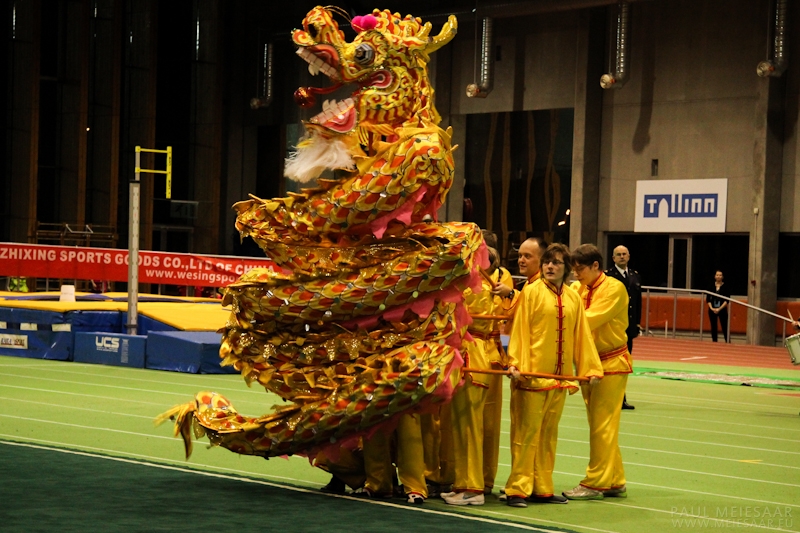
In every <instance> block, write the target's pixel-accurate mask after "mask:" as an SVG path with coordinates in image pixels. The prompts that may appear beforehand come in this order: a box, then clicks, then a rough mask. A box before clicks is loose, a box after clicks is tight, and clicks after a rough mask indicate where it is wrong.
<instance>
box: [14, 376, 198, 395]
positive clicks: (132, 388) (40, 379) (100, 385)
mask: <svg viewBox="0 0 800 533" xmlns="http://www.w3.org/2000/svg"><path fill="white" fill-rule="evenodd" d="M2 375H3V376H8V377H14V378H22V379H33V380H35V381H55V382H56V383H64V384H68V385H83V386H86V387H106V388H109V389H116V390H126V391H132V392H146V393H148V394H169V395H171V396H187V394H186V393H184V392H171V391H161V390H151V389H137V388H134V387H121V386H119V385H108V384H106V383H87V382H85V381H69V380H66V379H54V378H43V377H40V376H24V375H23V376H20V375H15V374H2Z"/></svg>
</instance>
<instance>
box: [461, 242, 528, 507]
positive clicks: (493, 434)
mask: <svg viewBox="0 0 800 533" xmlns="http://www.w3.org/2000/svg"><path fill="white" fill-rule="evenodd" d="M483 239H484V240H485V241H486V245H487V246H489V247H490V248H494V249H495V251H496V252H497V256H498V263H499V257H500V252H499V251H498V248H497V235H495V234H494V233H493V232H491V231H489V230H483ZM536 265H537V266H536V271H537V274H538V270H539V266H538V265H539V255H538V254H537V256H536ZM492 279H493V280H496V283H495V284H494V286H493V287H492V295H494V304H495V311H494V313H496V314H500V315H508V311H507V309H506V308H507V307H509V305H508V304H509V303H511V301H512V300H513V294H511V298H508V299H506V298H507V297H508V295H509V293H511V292H512V289H513V288H514V279H513V278H512V277H511V272H509V271H508V270H506V269H505V268H503V267H502V266H499V267H498V268H497V277H496V278H495V276H494V274H492ZM501 292H502V293H504V294H503V295H502V296H501ZM515 292H516V291H515ZM503 296H505V297H506V298H504V297H503ZM501 328H502V323H501V322H497V321H495V322H494V327H493V329H492V332H491V334H490V336H491V340H492V341H493V342H494V344H495V345H497V352H498V354H499V355H500V356H501V357H502V358H503V359H505V350H503V345H502V342H501V341H500V330H501ZM473 336H475V335H474V334H473ZM495 366H496V367H497V369H502V368H505V360H503V361H502V362H499V363H498V364H497V365H495ZM486 382H487V384H488V385H489V390H488V391H487V392H486V401H485V402H484V403H483V493H484V494H491V493H492V490H493V489H494V481H495V477H497V463H498V460H499V456H500V431H501V428H500V426H501V421H502V419H503V384H504V380H503V376H501V375H499V374H490V375H486Z"/></svg>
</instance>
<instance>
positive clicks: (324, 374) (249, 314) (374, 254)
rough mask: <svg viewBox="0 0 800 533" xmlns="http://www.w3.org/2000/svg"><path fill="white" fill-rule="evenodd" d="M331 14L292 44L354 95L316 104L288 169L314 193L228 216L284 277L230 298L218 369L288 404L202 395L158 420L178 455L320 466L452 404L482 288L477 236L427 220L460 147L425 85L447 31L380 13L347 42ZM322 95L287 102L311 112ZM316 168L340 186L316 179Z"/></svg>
mask: <svg viewBox="0 0 800 533" xmlns="http://www.w3.org/2000/svg"><path fill="white" fill-rule="evenodd" d="M333 14H334V13H333V8H323V7H316V8H314V9H313V10H311V11H310V12H309V13H308V15H307V16H306V17H305V19H304V21H303V29H298V30H295V31H294V32H293V35H292V38H293V40H294V42H295V44H296V45H297V46H298V55H299V56H300V57H301V58H303V59H304V60H306V61H307V62H308V63H309V70H310V71H311V72H312V74H317V73H322V74H325V75H327V76H328V77H329V78H330V79H331V81H332V82H333V84H334V85H333V86H332V88H333V89H335V88H338V87H339V86H341V85H344V84H356V85H357V87H358V88H357V89H356V90H355V92H353V93H352V95H351V96H350V97H349V98H346V99H345V100H344V101H341V102H336V101H334V102H329V101H326V102H325V103H324V104H323V106H322V107H323V109H322V112H321V113H319V114H317V115H315V116H314V117H312V118H311V119H310V120H309V121H307V122H306V124H305V127H306V131H307V135H306V138H305V139H304V140H303V141H302V142H301V143H300V144H299V145H298V151H297V155H296V156H295V157H294V158H291V160H290V161H288V162H287V175H289V176H290V177H292V178H295V179H298V180H299V181H309V180H311V179H315V180H316V186H315V187H311V188H307V189H303V190H302V192H300V193H297V194H290V195H289V196H287V197H285V198H275V199H270V200H262V199H259V198H255V197H251V199H249V200H246V201H243V202H239V203H238V204H236V205H235V206H234V208H235V209H236V211H237V213H238V216H237V222H236V227H237V229H238V230H239V231H240V233H241V234H242V235H243V236H250V237H252V238H253V239H254V240H255V241H256V242H257V243H258V244H259V245H260V246H261V247H262V249H264V251H265V252H266V253H267V254H268V255H269V256H270V258H271V259H273V261H274V262H275V263H276V264H277V265H278V268H277V269H254V270H251V271H250V272H248V273H246V274H245V275H243V276H242V277H241V278H240V279H239V281H237V282H236V283H234V284H232V285H230V286H228V287H227V288H226V291H225V292H226V294H225V297H224V300H223V303H224V304H229V305H231V308H232V312H231V317H230V319H229V321H228V324H227V325H226V326H225V328H224V329H223V330H222V332H223V342H222V347H221V350H220V357H221V358H222V364H223V365H233V366H234V367H235V368H236V369H237V370H239V371H240V372H241V374H242V376H243V377H244V379H245V381H246V382H247V383H248V385H249V384H252V383H258V384H259V385H261V386H263V387H264V388H265V389H266V390H267V391H270V392H272V393H275V394H277V395H278V396H280V397H281V398H283V399H284V400H286V401H287V402H289V403H287V404H285V405H283V406H279V407H278V406H276V407H275V408H274V409H273V412H272V413H270V414H268V415H264V416H261V417H246V416H242V415H240V414H239V413H238V412H237V411H236V410H235V409H234V408H233V406H232V405H230V402H228V400H227V399H225V398H224V397H222V396H220V395H219V394H217V393H214V392H201V393H199V394H197V395H196V397H195V399H194V401H192V402H190V403H187V404H184V405H179V406H176V407H175V408H173V409H172V410H170V411H168V412H167V413H164V415H162V416H161V417H160V419H159V421H164V420H166V419H168V418H172V419H173V420H175V424H176V433H180V434H181V435H182V436H183V438H184V442H185V445H186V451H187V456H188V454H189V453H190V452H191V442H192V436H193V435H194V436H195V437H199V436H202V435H206V436H208V438H209V440H210V441H211V442H212V443H213V444H217V445H220V446H223V447H225V448H228V449H230V450H232V451H234V452H237V453H242V454H250V455H260V456H265V457H270V456H275V455H283V454H292V453H305V454H313V453H315V451H319V450H321V449H324V448H325V447H326V446H331V445H336V446H339V445H341V444H342V442H344V441H347V440H348V439H349V440H350V441H351V442H352V441H353V439H355V438H357V437H358V436H359V435H362V434H365V433H366V432H369V431H370V430H373V429H374V428H376V427H379V426H380V425H382V424H391V422H392V421H393V420H394V419H395V418H396V415H398V414H400V413H404V412H407V411H409V410H410V409H415V408H417V409H418V408H421V407H424V406H425V405H426V404H429V403H432V402H440V401H445V400H447V399H448V398H449V396H450V395H451V394H452V390H453V387H454V386H455V385H456V384H457V383H458V382H459V381H460V367H461V366H462V364H463V361H462V359H461V357H460V354H459V347H460V345H461V337H462V334H463V333H464V332H465V329H466V326H467V323H468V322H469V320H470V319H469V315H468V314H467V312H466V310H465V308H464V305H463V296H462V293H463V291H464V290H465V289H466V288H467V287H468V286H475V285H476V284H479V283H480V276H479V274H478V273H477V268H478V267H479V266H480V265H485V264H486V252H485V247H484V245H483V239H482V237H481V234H480V230H479V229H478V228H477V227H476V226H475V225H473V224H467V223H460V222H455V223H443V224H439V223H436V222H434V221H435V219H436V211H437V210H438V208H439V207H440V206H441V205H442V204H443V202H444V201H445V198H446V195H447V192H448V190H449V189H450V187H451V185H452V183H453V158H452V149H453V147H452V146H451V144H450V139H451V132H450V131H449V130H448V131H445V130H442V129H441V128H439V126H438V124H439V120H440V118H439V115H438V113H437V112H436V109H435V107H434V104H433V89H432V87H431V85H430V82H429V79H428V74H427V63H428V61H429V54H430V53H432V52H433V51H435V50H436V49H438V48H439V47H441V46H443V45H444V44H446V43H447V42H448V41H449V40H450V39H452V37H453V36H454V35H455V32H456V20H455V17H450V20H449V21H448V22H447V23H446V24H445V26H444V28H443V29H442V31H441V32H440V33H439V34H438V35H437V36H431V35H430V31H431V25H430V24H429V23H426V24H423V23H422V22H421V21H420V19H418V18H414V17H411V16H406V17H403V18H401V17H400V15H398V14H392V13H390V12H389V11H378V10H375V11H373V13H372V14H371V15H367V16H364V17H356V18H355V19H353V21H352V24H351V25H352V27H353V28H354V29H355V30H356V31H357V35H356V37H355V39H354V40H353V41H350V42H348V41H346V39H345V36H344V33H343V32H342V31H341V30H340V29H339V27H338V24H337V23H336V21H335V20H334V18H333ZM330 91H331V88H329V89H314V88H302V89H299V90H298V92H297V93H295V96H296V99H297V100H298V103H300V104H301V105H309V104H311V103H312V102H313V100H314V95H315V94H323V93H326V92H330ZM309 154H310V155H309ZM320 161H326V162H327V163H326V164H325V165H326V166H325V168H331V169H333V170H338V171H339V173H340V175H341V177H340V178H339V179H322V178H321V177H320V175H319V174H320V172H321V171H323V170H325V168H321V167H320V165H321V163H320Z"/></svg>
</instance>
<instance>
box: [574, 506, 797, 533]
mask: <svg viewBox="0 0 800 533" xmlns="http://www.w3.org/2000/svg"><path fill="white" fill-rule="evenodd" d="M589 501H594V502H595V503H599V504H605V505H615V506H617V507H630V508H633V509H640V510H642V511H650V512H651V513H665V514H668V515H671V516H672V517H673V527H676V526H675V522H678V523H679V524H680V523H683V522H689V521H691V520H701V521H704V520H710V521H712V522H716V523H719V524H725V526H716V527H753V528H757V529H767V530H769V531H786V532H788V533H797V530H795V529H782V528H779V527H770V526H765V525H760V524H757V523H756V519H751V520H747V519H746V518H745V520H744V521H737V520H725V519H723V518H712V517H710V516H701V515H692V514H685V515H684V514H681V515H680V517H675V514H676V513H675V512H673V511H671V510H670V511H667V510H664V509H653V508H652V507H642V506H640V505H632V504H629V503H615V502H609V501H607V500H605V499H603V500H589ZM773 505H774V504H773ZM687 525H688V524H687ZM787 525H789V526H791V519H790V520H789V523H788V524H787ZM677 527H680V525H679V526H677ZM701 527H702V526H701Z"/></svg>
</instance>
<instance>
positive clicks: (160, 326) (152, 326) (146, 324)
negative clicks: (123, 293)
mask: <svg viewBox="0 0 800 533" xmlns="http://www.w3.org/2000/svg"><path fill="white" fill-rule="evenodd" d="M121 320H122V330H120V331H128V330H127V328H126V327H125V324H127V323H128V313H127V312H125V313H122V319H121ZM151 331H178V328H175V327H172V326H170V325H169V324H164V323H163V322H160V321H158V320H153V319H152V318H150V317H147V316H144V315H143V314H141V313H137V314H136V332H137V333H138V334H139V335H149V334H150V332H151ZM217 337H219V335H217Z"/></svg>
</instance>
